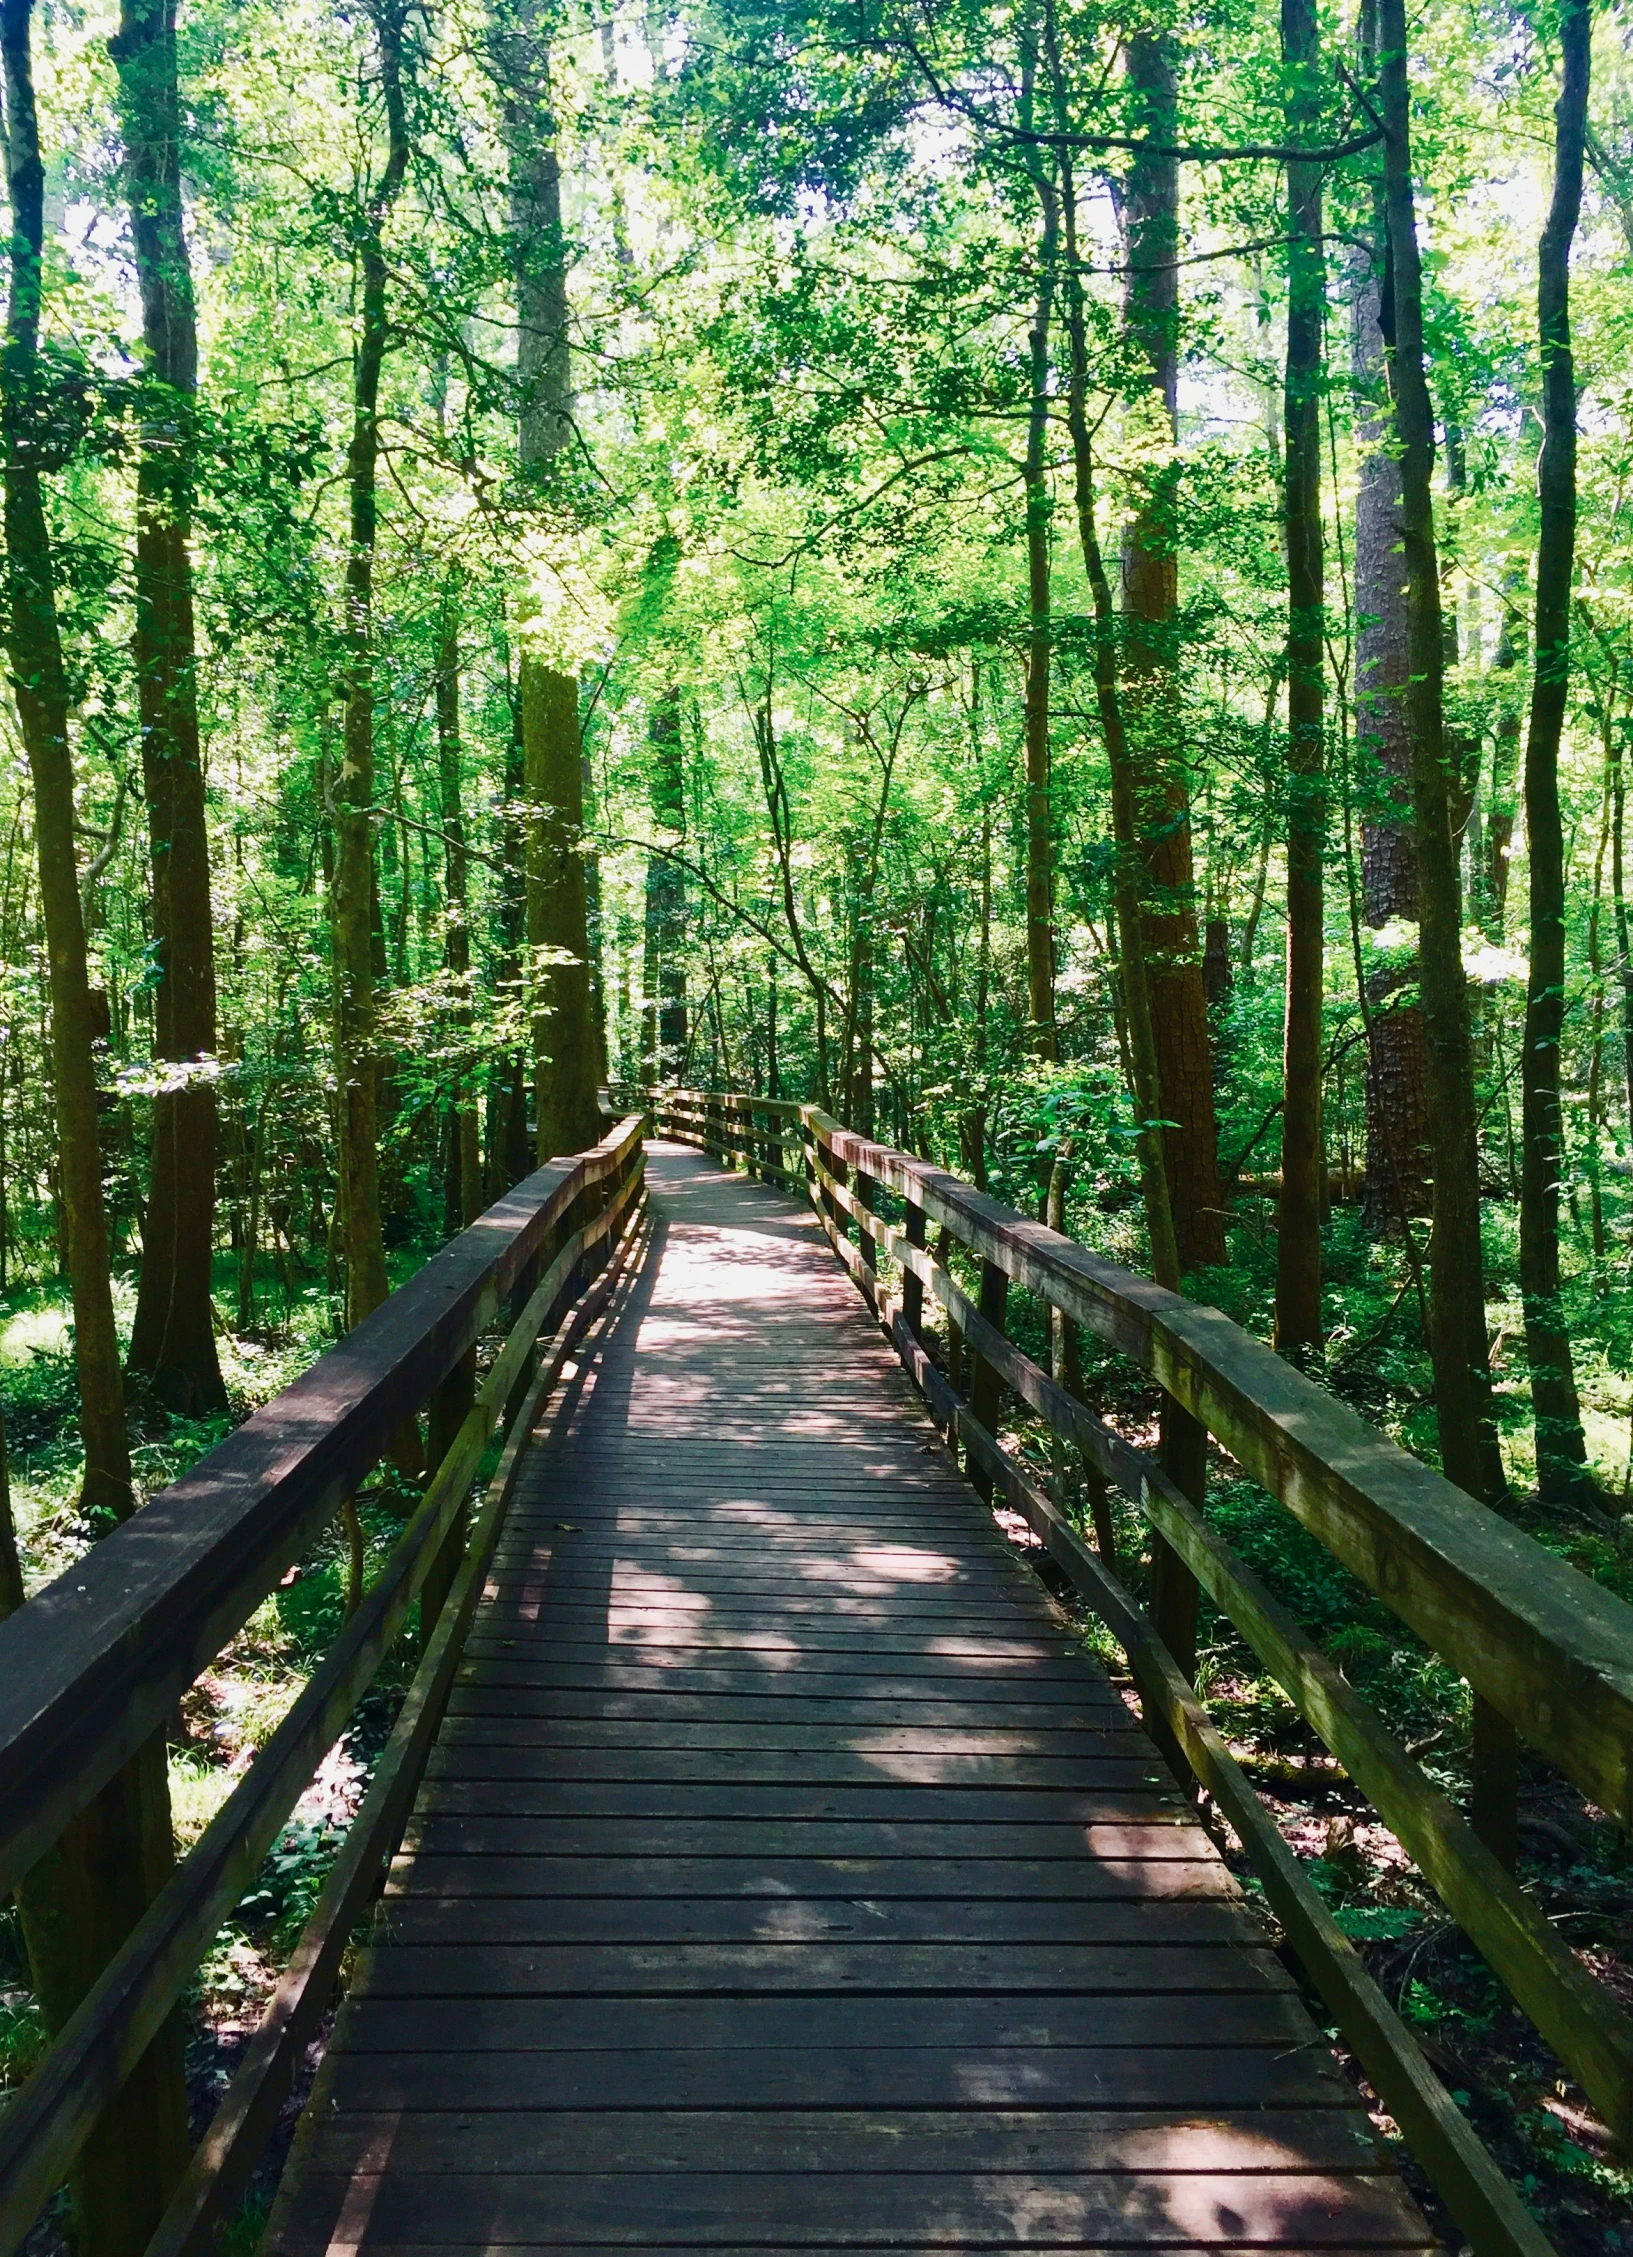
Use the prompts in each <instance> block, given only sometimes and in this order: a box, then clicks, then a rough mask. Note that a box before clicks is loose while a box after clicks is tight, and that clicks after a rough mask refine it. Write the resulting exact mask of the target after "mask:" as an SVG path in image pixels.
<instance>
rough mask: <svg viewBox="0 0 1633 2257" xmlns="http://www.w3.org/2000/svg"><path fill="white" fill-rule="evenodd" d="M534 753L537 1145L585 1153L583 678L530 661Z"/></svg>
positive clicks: (546, 1156) (550, 1155) (530, 876)
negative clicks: (580, 719)
mask: <svg viewBox="0 0 1633 2257" xmlns="http://www.w3.org/2000/svg"><path fill="white" fill-rule="evenodd" d="M522 747H523V753H524V756H525V759H526V794H527V807H528V834H527V945H528V950H529V953H530V955H531V957H532V961H533V1101H534V1115H533V1119H534V1150H535V1153H536V1155H537V1157H538V1159H539V1160H540V1161H541V1162H542V1161H545V1160H553V1159H554V1158H555V1157H556V1156H557V1154H558V1153H563V1152H582V1151H584V1150H586V1149H587V1148H588V1146H590V1145H592V1144H594V1143H595V1141H596V1139H597V1137H598V1136H599V1135H600V1133H601V1113H600V1107H599V1105H598V1103H597V1095H596V1078H597V1077H596V1066H597V1063H598V1060H597V1055H596V1041H595V1022H594V1019H593V1017H592V1015H591V1011H590V966H589V955H588V947H587V943H586V939H585V932H586V924H587V917H586V905H585V887H584V861H583V857H582V855H581V854H580V852H579V843H580V841H581V839H582V837H583V835H584V782H583V775H584V770H583V761H582V758H581V751H582V748H581V745H580V740H579V732H578V683H577V681H576V680H575V679H574V677H573V676H572V675H571V674H563V673H560V672H558V671H557V669H556V668H555V667H553V666H539V665H529V664H527V663H526V662H524V664H523V667H522Z"/></svg>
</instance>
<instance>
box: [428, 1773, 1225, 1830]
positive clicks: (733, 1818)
mask: <svg viewBox="0 0 1633 2257" xmlns="http://www.w3.org/2000/svg"><path fill="white" fill-rule="evenodd" d="M1185 1807H1186V1806H1185V1805H1184V1803H1183V1801H1182V1799H1181V1798H1180V1797H1179V1796H1178V1795H1177V1794H1176V1793H1175V1791H1174V1788H1173V1782H1172V1780H1170V1779H1169V1778H1168V1776H1167V1774H1166V1773H1165V1772H1163V1771H1162V1770H1160V1769H1159V1768H1158V1766H1157V1764H1156V1760H1155V1758H1152V1759H1151V1760H1150V1761H1149V1762H1148V1763H1147V1764H1146V1766H1145V1767H1144V1769H1143V1771H1140V1772H1136V1773H1135V1774H1134V1775H1133V1776H1130V1775H1129V1773H1128V1771H1127V1769H1126V1767H1124V1766H1122V1765H1118V1766H1117V1767H1116V1775H1115V1777H1114V1778H1113V1780H1112V1781H1111V1782H1109V1783H1108V1784H1106V1785H1104V1786H1099V1785H1096V1784H1094V1783H1092V1782H1091V1783H1089V1784H1086V1785H1084V1786H1081V1787H1078V1788H1075V1789H1072V1790H1070V1791H1056V1790H1052V1789H1050V1788H1047V1787H1034V1788H1009V1787H1004V1786H996V1785H995V1786H985V1787H949V1786H941V1785H932V1786H925V1785H918V1784H914V1783H912V1782H908V1781H894V1780H893V1781H891V1782H889V1783H888V1784H879V1783H874V1784H870V1785H868V1786H865V1787H834V1786H824V1785H821V1784H812V1785H809V1786H807V1785H799V1786H780V1785H779V1786H762V1785H756V1784H753V1783H751V1782H742V1781H737V1780H731V1779H725V1780H718V1781H704V1782H701V1783H697V1784H693V1783H690V1782H686V1781H679V1782H677V1781H672V1780H666V1779H656V1780H636V1781H633V1782H627V1783H626V1782H624V1781H621V1780H601V1779H566V1780H553V1779H516V1778H510V1779H472V1778H469V1777H464V1776H459V1775H455V1776H452V1777H446V1776H445V1777H443V1778H440V1779H439V1780H438V1781H437V1791H436V1815H437V1819H438V1821H439V1822H441V1821H452V1820H455V1819H462V1818H465V1817H472V1818H481V1819H487V1818H490V1817H491V1818H504V1819H506V1820H524V1819H534V1818H540V1819H551V1820H555V1819H561V1820H564V1821H567V1822H569V1823H571V1822H576V1821H578V1820H582V1819H591V1818H605V1819H608V1820H609V1821H615V1822H618V1823H627V1822H631V1821H633V1822H637V1823H639V1822H645V1821H653V1822H658V1823H667V1822H669V1821H675V1822H677V1823H679V1824H681V1825H693V1824H700V1823H714V1824H719V1823H720V1822H722V1821H730V1822H731V1823H732V1824H734V1825H735V1824H737V1823H738V1822H739V1821H741V1822H743V1823H745V1824H750V1825H754V1824H760V1823H762V1822H764V1823H771V1824H787V1825H797V1824H801V1823H808V1824H814V1825H816V1824H819V1825H886V1826H891V1827H896V1828H905V1827H913V1828H916V1829H917V1828H923V1827H925V1826H941V1827H946V1826H965V1825H967V1826H979V1827H986V1828H991V1827H994V1826H999V1827H1004V1828H1006V1829H1009V1830H1010V1831H1014V1832H1019V1831H1020V1830H1021V1829H1023V1828H1032V1827H1050V1828H1059V1827H1071V1826H1097V1825H1104V1824H1106V1823H1108V1822H1110V1823H1112V1824H1136V1825H1137V1824H1151V1823H1154V1822H1155V1821H1156V1820H1158V1819H1160V1818H1162V1817H1164V1816H1166V1815H1169V1814H1174V1815H1178V1814H1179V1813H1181V1812H1182V1811H1183V1810H1184V1809H1185Z"/></svg>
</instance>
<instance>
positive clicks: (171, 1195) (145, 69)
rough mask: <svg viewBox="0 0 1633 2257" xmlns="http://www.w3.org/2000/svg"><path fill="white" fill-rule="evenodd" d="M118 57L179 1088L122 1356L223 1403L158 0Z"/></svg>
mask: <svg viewBox="0 0 1633 2257" xmlns="http://www.w3.org/2000/svg"><path fill="white" fill-rule="evenodd" d="M110 46H111V51H112V54H113V59H114V62H115V63H116V65H117V66H118V71H119V97H120V99H119V108H120V121H121V125H122V127H123V131H124V138H125V175H126V193H127V195H128V198H129V202H130V218H131V241H132V248H133V250H134V252H135V259H136V276H137V282H138V284H139V286H140V290H141V298H142V338H143V344H144V346H145V348H146V354H147V367H146V371H145V375H146V389H145V397H144V400H143V412H142V426H141V459H140V462H139V464H138V468H137V477H136V673H137V683H138V691H139V698H140V709H141V721H142V781H143V786H144V789H145V793H146V798H147V823H148V841H149V848H150V852H151V856H152V870H153V939H154V946H155V956H156V968H157V970H158V974H159V983H158V986H157V988H156V989H155V991H154V996H153V1047H154V1050H155V1052H156V1053H157V1055H158V1057H159V1058H160V1059H161V1060H164V1061H166V1062H167V1063H170V1064H172V1065H174V1066H176V1067H179V1068H180V1069H181V1071H180V1073H179V1074H177V1075H176V1076H175V1077H174V1078H175V1079H176V1080H177V1081H179V1082H180V1083H181V1085H182V1086H180V1087H178V1088H176V1089H173V1090H170V1091H167V1092H164V1093H161V1094H160V1095H159V1096H157V1097H155V1098H154V1100H153V1161H152V1173H151V1176H150V1179H149V1185H148V1204H147V1218H146V1224H145V1227H144V1229H143V1233H142V1273H141V1284H140V1286H139V1288H138V1291H137V1296H136V1316H135V1322H134V1323H133V1325H132V1327H131V1338H130V1369H131V1370H132V1371H133V1372H140V1373H142V1374H144V1375H145V1376H146V1377H147V1378H148V1379H149V1380H150V1381H151V1383H152V1386H153V1391H154V1393H155V1394H156V1395H157V1396H158V1398H159V1400H160V1401H161V1402H163V1403H165V1404H167V1405H168V1406H169V1407H170V1408H171V1409H172V1410H175V1411H180V1412H182V1413H183V1414H184V1415H185V1416H187V1417H197V1416H199V1415H200V1414H201V1413H204V1412H209V1411H219V1410H224V1409H225V1408H226V1403H227V1390H226V1387H225V1385H224V1383H223V1381H222V1377H221V1366H220V1362H219V1360H218V1359H217V1356H216V1345H215V1324H214V1318H213V1314H212V1310H211V1304H210V1261H211V1254H212V1252H213V1249H214V1237H215V1138H216V1105H215V1088H214V1084H213V1082H212V1081H211V1080H210V1079H209V1078H207V1070H206V1069H205V1068H204V1066H203V1064H202V1062H203V1061H205V1060H207V1059H210V1058H211V1057H212V1055H213V1053H214V1050H215V1039H216V1035H215V948H214V936H213V932H212V928H211V920H210V843H209V836H208V831H207V828H206V823H205V809H204V767H203V761H202V758H201V754H200V746H199V727H198V687H197V648H196V643H195V637H194V631H193V567H192V558H191V554H190V550H189V540H190V537H191V532H192V503H193V465H194V450H195V444H196V440H195V434H194V402H195V397H196V393H197V388H198V340H197V331H196V325H195V321H194V314H193V282H192V272H191V269H190V267H189V265H188V258H187V238H186V233H185V230H184V226H183V220H182V199H181V152H180V134H181V101H180V94H179V91H178V87H177V82H176V26H175V12H174V5H173V0H125V5H124V10H123V14H122V15H121V18H120V24H119V32H118V36H117V37H116V38H115V39H114V40H112V41H111V42H110Z"/></svg>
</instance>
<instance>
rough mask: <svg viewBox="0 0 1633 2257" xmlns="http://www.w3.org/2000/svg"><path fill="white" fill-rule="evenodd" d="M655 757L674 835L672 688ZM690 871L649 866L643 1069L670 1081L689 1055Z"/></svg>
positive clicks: (661, 863) (662, 862) (677, 828)
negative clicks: (686, 950) (687, 955)
mask: <svg viewBox="0 0 1633 2257" xmlns="http://www.w3.org/2000/svg"><path fill="white" fill-rule="evenodd" d="M647 736H648V744H649V747H650V751H651V760H652V819H653V822H654V823H655V824H656V825H657V827H658V829H659V830H660V831H663V832H665V833H666V834H667V835H668V836H669V837H670V838H678V837H680V836H681V835H682V833H683V832H684V829H685V824H686V773H685V765H684V759H683V747H682V740H681V726H680V692H679V691H678V690H670V691H668V692H667V693H666V694H665V695H664V696H663V697H661V698H660V699H659V700H658V701H657V703H656V704H655V705H654V706H653V708H652V714H651V719H650V721H649V723H648V729H647ZM685 942H686V873H685V871H684V870H682V869H681V867H680V865H679V864H678V863H676V862H671V861H670V860H669V859H668V857H667V856H666V855H661V854H653V855H649V856H648V858H647V865H646V930H645V934H644V943H645V954H644V961H643V964H642V974H641V993H642V1011H643V1025H644V1028H645V1035H644V1038H643V1044H642V1061H641V1064H642V1072H643V1074H644V1075H645V1077H646V1079H647V1080H648V1081H649V1082H662V1081H668V1080H669V1079H670V1078H671V1077H672V1076H673V1075H674V1074H675V1073H676V1071H677V1070H678V1068H679V1066H680V1061H681V1060H682V1058H684V1057H685V1055H686V1034H687V1027H686V959H685V955H684V948H685Z"/></svg>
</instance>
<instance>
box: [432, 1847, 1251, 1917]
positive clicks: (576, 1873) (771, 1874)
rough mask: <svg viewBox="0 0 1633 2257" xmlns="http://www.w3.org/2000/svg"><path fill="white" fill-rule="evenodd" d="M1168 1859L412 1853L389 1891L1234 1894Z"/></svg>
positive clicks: (1119, 1852)
mask: <svg viewBox="0 0 1633 2257" xmlns="http://www.w3.org/2000/svg"><path fill="white" fill-rule="evenodd" d="M1167 1846H1168V1847H1169V1848H1171V1850H1172V1851H1173V1852H1174V1854H1172V1855H1170V1856H1166V1857H1163V1856H1152V1855H1151V1854H1149V1851H1148V1847H1147V1844H1146V1842H1145V1840H1144V1839H1143V1837H1142V1838H1137V1839H1136V1840H1134V1841H1133V1842H1121V1843H1118V1842H1113V1841H1109V1840H1107V1839H1106V1838H1105V1836H1104V1831H1103V1830H1102V1833H1101V1838H1100V1840H1099V1845H1098V1847H1097V1850H1096V1853H1095V1855H1094V1856H1093V1857H1084V1856H1082V1855H1081V1854H1080V1852H1079V1849H1078V1846H1077V1844H1076V1843H1073V1845H1072V1846H1071V1848H1070V1849H1069V1850H1068V1851H1067V1852H1066V1853H1065V1854H1064V1855H1063V1856H1060V1857H1031V1858H1027V1857H1012V1858H986V1857H981V1856H978V1855H974V1854H971V1855H969V1856H966V1857H959V1858H935V1857H890V1858H877V1857H875V1858H869V1857H843V1858H822V1857H799V1856H792V1857H770V1858H766V1857H753V1856H749V1855H744V1854H733V1853H732V1852H731V1851H729V1850H728V1851H726V1852H725V1853H723V1854H719V1855H716V1856H713V1857H707V1856H705V1857H697V1856H693V1857H672V1856H659V1857H651V1856H639V1857H622V1858H620V1857H616V1856H603V1857H597V1856H594V1855H588V1856H580V1857H572V1856H562V1855H552V1854H551V1853H550V1852H549V1851H536V1852H533V1853H532V1854H525V1853H505V1852H494V1853H490V1854H488V1855H482V1856H476V1855H469V1854H467V1853H465V1852H463V1851H458V1850H454V1851H448V1852H437V1851H434V1850H428V1849H426V1848H425V1847H423V1846H420V1847H417V1848H416V1849H415V1850H413V1851H412V1852H410V1853H409V1854H407V1855H405V1856H404V1857H403V1858H402V1859H401V1860H400V1861H399V1862H398V1865H397V1867H396V1869H395V1872H394V1875H393V1880H392V1893H393V1895H397V1894H421V1895H432V1896H437V1897H440V1898H447V1899H449V1900H453V1899H456V1898H457V1899H471V1900H475V1899H478V1898H486V1897H517V1898H520V1897H527V1896H541V1897H543V1896H548V1897H557V1898H568V1897H572V1898H584V1899H593V1898H599V1897H600V1896H601V1895H602V1894H603V1893H605V1894H609V1895H617V1896H619V1897H623V1898H639V1897H661V1896H665V1895H669V1894H674V1895H676V1896H679V1897H683V1898H692V1897H716V1898H725V1899H736V1900H739V1901H741V1902H744V1903H748V1904H770V1905H774V1906H777V1907H779V1908H783V1909H786V1908H787V1907H788V1906H789V1905H790V1904H795V1905H802V1904H821V1903H825V1902H826V1901H827V1900H828V1899H830V1898H835V1897H837V1898H840V1899H842V1900H843V1901H844V1902H846V1903H852V1904H870V1905H871V1904H890V1903H893V1902H895V1903H909V1902H917V1901H924V1900H931V1899H943V1898H946V1897H947V1896H949V1895H951V1894H952V1893H954V1892H956V1891H962V1892H963V1895H964V1897H965V1898H967V1899H969V1900H970V1901H972V1902H974V1901H980V1900H986V1901H988V1902H990V1903H993V1904H1015V1905H1018V1906H1024V1905H1025V1904H1027V1903H1029V1902H1038V1903H1050V1902H1055V1901H1059V1902H1066V1901H1077V1900H1081V1899H1088V1898H1102V1897H1105V1898H1119V1899H1124V1900H1129V1901H1134V1902H1140V1903H1151V1904H1157V1903H1163V1902H1166V1901H1168V1900H1170V1899H1174V1898H1179V1897H1220V1896H1224V1897H1234V1896H1235V1895H1236V1894H1238V1893H1239V1892H1238V1890H1237V1885H1236V1882H1235V1880H1234V1878H1233V1877H1232V1875H1231V1873H1230V1871H1229V1869H1228V1868H1227V1866H1226V1865H1225V1863H1224V1861H1223V1860H1222V1859H1221V1858H1220V1857H1219V1855H1218V1853H1217V1852H1216V1851H1214V1850H1213V1848H1212V1846H1211V1844H1209V1843H1207V1841H1206V1838H1205V1837H1203V1838H1201V1840H1200V1841H1199V1840H1197V1839H1195V1838H1192V1837H1190V1836H1186V1835H1181V1836H1178V1837H1177V1838H1175V1839H1174V1840H1173V1841H1172V1842H1171V1843H1169V1844H1168V1845H1167Z"/></svg>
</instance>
